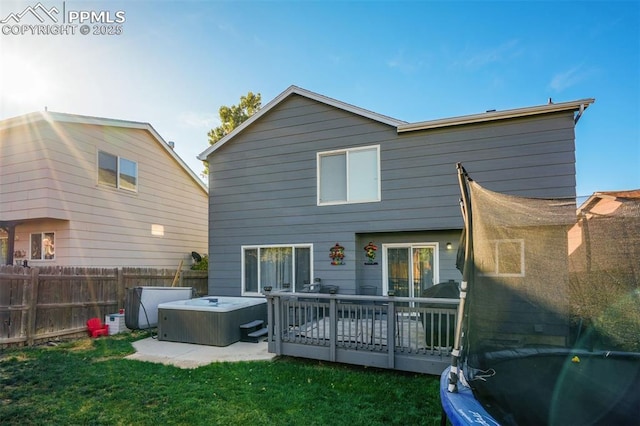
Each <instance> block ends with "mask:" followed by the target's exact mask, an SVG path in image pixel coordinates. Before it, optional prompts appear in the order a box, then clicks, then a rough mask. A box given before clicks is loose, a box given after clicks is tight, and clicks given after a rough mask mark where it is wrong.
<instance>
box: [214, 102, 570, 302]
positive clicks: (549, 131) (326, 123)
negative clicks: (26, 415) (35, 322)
mask: <svg viewBox="0 0 640 426" xmlns="http://www.w3.org/2000/svg"><path fill="white" fill-rule="evenodd" d="M573 126H574V123H573V115H572V114H571V113H557V114H553V115H547V116H535V117H530V118H521V119H511V120H504V121H500V122H496V123H482V124H473V125H465V126H458V127H454V128H447V129H435V130H423V131H414V132H405V133H401V134H398V133H397V131H396V128H395V127H393V126H388V125H385V124H382V123H379V122H376V121H372V120H370V119H367V118H365V117H361V116H358V115H356V114H352V113H349V112H346V111H343V110H339V109H336V108H333V107H330V106H328V105H325V104H322V103H319V102H316V101H313V100H310V99H307V98H304V97H301V96H298V95H292V96H290V97H289V98H287V99H285V100H284V101H282V102H281V103H280V104H279V105H277V106H276V107H274V108H272V109H271V110H270V111H268V112H267V113H266V114H264V115H263V116H262V117H261V118H260V119H259V120H257V121H255V122H254V123H252V124H251V126H249V127H247V128H246V129H245V130H244V131H243V132H241V133H239V134H238V135H236V136H235V137H234V138H233V140H232V141H229V143H226V144H225V145H224V146H222V147H220V148H219V149H218V150H216V151H214V152H213V154H211V155H210V156H209V159H208V160H209V170H210V174H209V188H210V190H209V191H210V200H209V210H210V214H209V226H210V237H209V247H210V252H211V259H210V271H209V272H210V275H209V276H210V278H209V292H210V293H211V294H219V295H239V294H240V287H241V276H240V275H241V249H240V248H241V246H242V245H249V244H250V245H268V244H294V243H312V244H313V247H314V275H315V276H316V277H321V278H322V280H323V282H324V283H325V284H335V285H339V286H340V288H341V292H342V291H343V290H344V292H347V293H349V292H351V293H353V292H356V291H357V289H356V272H358V273H361V268H360V266H357V267H356V258H358V259H359V258H360V256H361V253H360V252H362V251H363V249H362V247H360V245H361V243H362V241H361V240H358V237H357V235H359V234H363V235H372V234H377V233H403V232H409V231H421V232H423V233H424V232H427V231H430V232H432V235H431V236H430V237H429V234H427V235H424V234H423V235H421V238H427V240H428V241H433V242H440V243H441V244H442V245H444V243H445V242H446V241H450V240H451V239H452V238H453V237H455V236H456V235H459V231H456V230H459V229H460V228H461V227H462V219H461V216H460V208H459V204H458V200H459V197H460V194H459V189H458V182H457V177H456V173H457V172H456V169H455V164H456V163H457V162H462V163H463V164H464V166H465V168H466V169H467V170H468V171H469V173H471V174H472V175H473V176H474V177H476V178H477V179H478V180H481V181H482V182H483V184H485V186H487V187H488V188H489V189H493V190H496V191H505V192H508V193H513V194H519V195H526V196H573V195H575V194H574V192H575V155H574V130H573ZM369 145H380V162H381V188H382V201H380V202H372V203H363V204H346V205H333V206H318V205H317V198H316V155H317V153H318V152H323V151H329V150H335V149H344V148H352V147H358V146H369ZM447 232H448V233H447ZM377 235H380V234H377ZM400 236H401V237H404V236H406V235H404V234H403V235H400ZM453 239H454V240H455V239H456V238H453ZM445 240H446V241H445ZM336 242H338V243H340V244H341V245H343V246H344V247H345V252H346V256H347V257H346V262H345V263H346V264H345V265H343V266H331V265H330V259H329V248H330V247H332V246H333V245H334V244H335V243H336ZM454 242H456V243H457V241H454ZM445 256H449V257H450V254H446V253H445ZM447 260H448V263H447V262H443V263H441V264H442V265H444V264H446V265H447V266H445V267H444V268H443V269H441V279H455V278H456V277H457V275H456V274H457V272H456V271H455V269H454V267H453V266H452V265H451V264H452V260H451V259H450V258H447ZM358 263H362V262H358ZM367 273H368V274H369V275H372V274H371V273H369V272H367ZM373 275H375V274H373ZM375 276H376V278H375V279H379V276H377V275H375Z"/></svg>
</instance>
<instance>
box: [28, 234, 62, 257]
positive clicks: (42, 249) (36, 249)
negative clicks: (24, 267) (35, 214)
mask: <svg viewBox="0 0 640 426" xmlns="http://www.w3.org/2000/svg"><path fill="white" fill-rule="evenodd" d="M55 242H56V235H55V233H54V232H43V233H38V234H31V256H30V258H31V260H53V259H55V258H56V246H55Z"/></svg>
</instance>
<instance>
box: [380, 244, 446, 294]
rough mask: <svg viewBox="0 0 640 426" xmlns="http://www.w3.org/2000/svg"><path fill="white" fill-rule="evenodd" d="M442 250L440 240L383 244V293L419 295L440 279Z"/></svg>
mask: <svg viewBox="0 0 640 426" xmlns="http://www.w3.org/2000/svg"><path fill="white" fill-rule="evenodd" d="M439 252H440V250H439V244H438V243H392V244H383V245H382V256H383V262H382V279H383V282H382V291H383V294H387V293H388V292H389V291H390V290H392V291H393V292H394V294H395V295H396V296H404V297H420V296H421V295H422V292H423V291H425V290H426V289H428V288H430V287H432V286H433V285H435V284H437V283H438V282H439V280H440V271H439V269H440V268H439Z"/></svg>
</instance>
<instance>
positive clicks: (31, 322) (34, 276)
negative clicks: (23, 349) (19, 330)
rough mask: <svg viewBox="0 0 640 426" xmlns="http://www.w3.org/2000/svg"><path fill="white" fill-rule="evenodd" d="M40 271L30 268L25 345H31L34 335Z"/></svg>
mask: <svg viewBox="0 0 640 426" xmlns="http://www.w3.org/2000/svg"><path fill="white" fill-rule="evenodd" d="M39 274H40V270H39V269H38V268H31V280H30V284H31V291H30V292H29V293H30V300H29V317H28V318H29V319H28V322H27V345H28V346H31V345H33V341H34V337H35V334H36V312H37V308H38V287H39V285H40V276H39Z"/></svg>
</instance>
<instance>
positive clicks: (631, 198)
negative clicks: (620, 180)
mask: <svg viewBox="0 0 640 426" xmlns="http://www.w3.org/2000/svg"><path fill="white" fill-rule="evenodd" d="M602 202H607V203H609V205H610V206H612V208H613V209H614V210H615V208H617V206H618V205H620V203H621V202H631V203H635V204H637V203H640V189H630V190H626V191H596V192H594V193H593V194H592V195H591V196H590V197H589V198H588V199H587V200H586V201H585V202H584V203H582V205H580V207H578V213H582V212H589V211H591V210H592V209H594V208H595V207H596V206H597V205H598V204H602Z"/></svg>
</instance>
